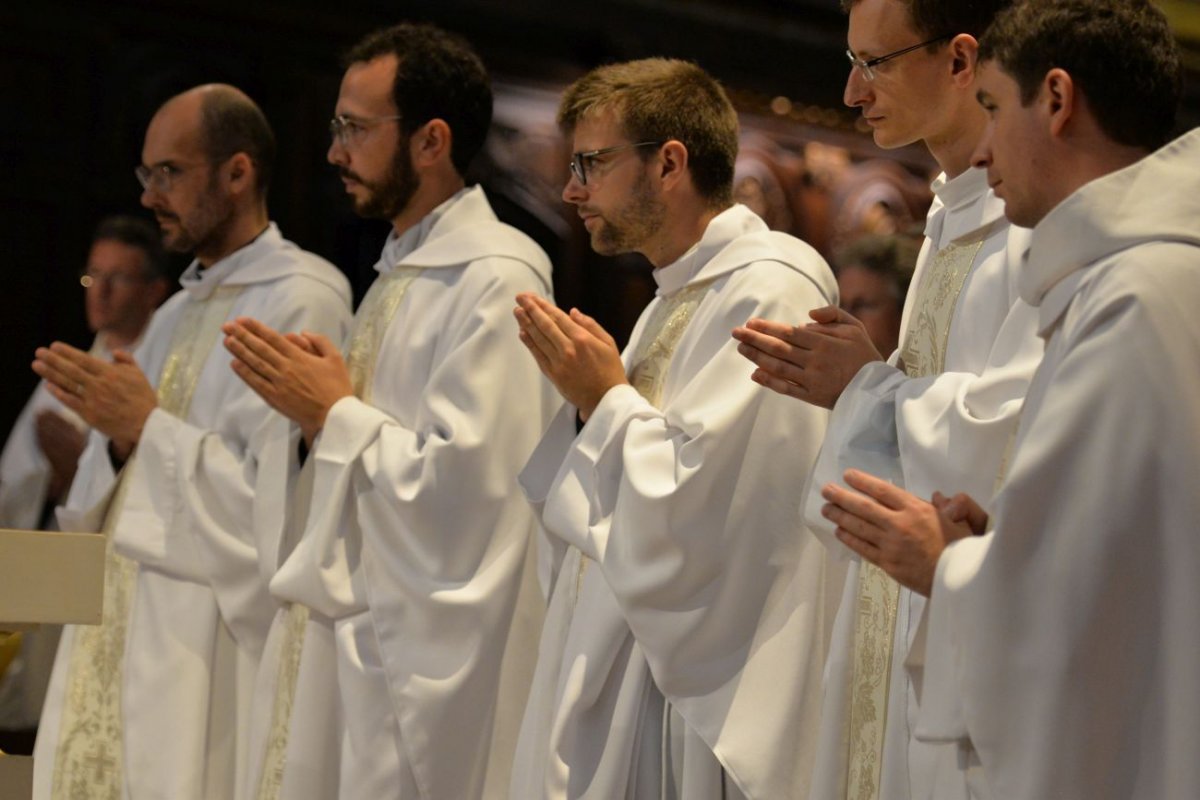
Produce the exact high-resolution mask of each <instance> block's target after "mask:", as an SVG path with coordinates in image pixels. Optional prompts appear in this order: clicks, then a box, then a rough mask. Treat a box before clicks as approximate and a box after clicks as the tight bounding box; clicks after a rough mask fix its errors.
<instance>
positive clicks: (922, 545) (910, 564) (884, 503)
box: [821, 469, 987, 597]
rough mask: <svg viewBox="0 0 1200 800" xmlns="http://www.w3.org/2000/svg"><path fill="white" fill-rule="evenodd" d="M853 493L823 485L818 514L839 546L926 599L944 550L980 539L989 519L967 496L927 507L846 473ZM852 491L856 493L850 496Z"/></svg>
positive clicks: (938, 500)
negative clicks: (832, 530)
mask: <svg viewBox="0 0 1200 800" xmlns="http://www.w3.org/2000/svg"><path fill="white" fill-rule="evenodd" d="M845 480H846V483H847V485H849V486H850V487H851V488H850V489H846V488H844V487H841V486H838V485H837V484H834V483H830V484H827V485H826V486H825V487H824V488H823V489H822V490H821V496H822V497H824V498H825V499H826V500H827V501H828V503H827V504H826V505H825V507H824V508H823V509H822V510H821V513H822V514H824V515H825V518H826V519H828V520H829V521H830V522H832V523H834V524H835V525H836V526H837V531H836V533H837V537H838V540H839V541H840V542H842V544H844V545H846V546H847V547H849V548H850V549H851V550H853V551H854V552H855V553H857V554H858V555H860V556H862V557H863V558H864V559H866V560H867V561H870V562H871V563H872V564H874V565H875V566H877V567H879V568H880V569H882V570H883V571H884V572H886V573H887V574H888V575H890V576H891V577H892V578H894V579H895V580H896V582H897V583H899V584H901V585H902V586H905V587H907V588H909V589H911V590H913V591H914V592H917V593H918V594H922V595H925V596H926V597H928V596H929V593H930V591H931V590H932V588H933V576H934V573H935V572H936V571H937V563H938V559H939V558H940V557H941V555H942V551H943V550H945V549H946V545H948V544H949V543H950V542H954V541H957V540H959V539H965V538H966V537H968V536H971V535H973V534H981V533H983V529H984V527H985V525H986V522H987V516H986V515H985V514H983V510H982V509H980V508H979V506H978V505H976V504H975V502H974V501H973V500H971V499H970V498H969V497H967V496H966V495H962V494H960V495H955V496H954V497H953V498H949V499H947V498H946V497H944V496H943V495H941V494H935V495H934V502H932V503H930V502H926V501H925V500H922V499H921V498H919V497H917V496H916V495H914V494H911V493H909V492H906V491H904V490H903V489H900V488H898V487H896V486H893V485H892V484H890V483H888V482H887V481H884V480H880V479H879V478H876V477H873V476H871V475H868V474H866V473H865V472H860V471H858V470H855V469H851V470H846V474H845ZM851 489H853V490H855V491H851Z"/></svg>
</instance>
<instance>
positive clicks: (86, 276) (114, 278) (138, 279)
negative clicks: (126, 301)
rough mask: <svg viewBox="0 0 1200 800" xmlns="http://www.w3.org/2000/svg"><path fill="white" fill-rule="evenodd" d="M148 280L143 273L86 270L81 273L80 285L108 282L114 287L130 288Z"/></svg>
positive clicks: (97, 284) (88, 285)
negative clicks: (128, 273)
mask: <svg viewBox="0 0 1200 800" xmlns="http://www.w3.org/2000/svg"><path fill="white" fill-rule="evenodd" d="M145 280H146V278H145V276H143V275H126V274H125V273H123V272H94V271H92V270H90V269H89V270H85V271H84V272H82V273H80V275H79V285H80V286H82V287H83V288H85V289H90V288H92V287H93V286H99V285H101V284H105V283H107V284H108V285H109V286H111V287H113V288H114V289H128V288H129V287H130V286H133V285H135V284H138V283H142V282H144V281H145Z"/></svg>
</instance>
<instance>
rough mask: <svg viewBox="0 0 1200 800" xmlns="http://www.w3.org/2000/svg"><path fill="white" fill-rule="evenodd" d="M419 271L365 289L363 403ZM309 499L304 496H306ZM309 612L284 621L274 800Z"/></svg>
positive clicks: (355, 366)
mask: <svg viewBox="0 0 1200 800" xmlns="http://www.w3.org/2000/svg"><path fill="white" fill-rule="evenodd" d="M420 273H421V268H420V267H397V268H396V269H394V270H392V271H391V272H389V273H387V274H386V275H381V276H379V277H378V278H377V279H376V280H375V282H374V283H372V284H371V288H370V289H369V290H367V296H366V297H364V298H363V301H362V305H361V306H360V307H359V309H358V313H357V314H355V316H354V327H353V329H352V330H351V332H350V342H349V344H348V345H347V347H346V368H347V370H348V372H349V373H350V385H351V386H352V387H353V388H354V396H355V397H357V398H358V399H360V400H362V401H363V402H364V403H369V402H371V395H372V391H371V383H372V381H373V380H374V377H375V365H376V362H377V360H378V358H379V349H380V347H381V346H382V345H383V337H384V334H385V333H387V330H388V328H389V327H390V326H391V324H392V319H393V318H394V317H395V316H396V311H397V310H399V308H400V304H401V303H402V302H403V301H404V296H405V295H406V294H407V293H408V288H409V286H411V285H412V282H413V280H414V279H415V278H416V277H417V276H418V275H419V274H420ZM310 499H311V498H309V497H305V498H304V500H305V501H308V500H310ZM308 616H309V612H308V608H307V607H305V606H302V605H300V604H299V603H289V604H288V606H287V615H286V617H285V619H284V623H283V625H284V629H283V641H282V642H281V643H280V658H279V673H278V679H277V680H276V683H275V699H274V703H273V705H272V708H271V727H270V732H269V733H268V738H267V751H266V755H265V759H264V764H263V772H262V779H261V780H260V781H259V786H258V796H257V800H276V799H277V798H278V797H279V794H280V790H281V788H282V786H283V771H284V768H285V767H286V765H287V746H288V730H289V727H290V726H291V721H292V710H293V707H294V705H295V701H296V682H297V680H298V679H299V677H300V655H301V653H302V652H303V649H304V632H305V630H306V629H307V627H308Z"/></svg>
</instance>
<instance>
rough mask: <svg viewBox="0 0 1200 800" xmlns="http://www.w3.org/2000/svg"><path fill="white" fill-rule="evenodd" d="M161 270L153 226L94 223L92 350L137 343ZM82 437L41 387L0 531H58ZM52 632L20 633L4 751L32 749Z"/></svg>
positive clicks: (20, 430)
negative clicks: (58, 515)
mask: <svg viewBox="0 0 1200 800" xmlns="http://www.w3.org/2000/svg"><path fill="white" fill-rule="evenodd" d="M166 267H167V264H166V258H165V254H164V252H163V246H162V241H161V238H160V237H159V235H158V231H157V230H155V228H154V226H153V225H151V224H150V223H149V222H147V221H146V220H144V219H139V218H137V217H131V216H124V215H119V216H111V217H106V218H105V219H103V220H101V221H100V224H99V225H97V226H96V230H95V233H93V235H92V243H91V246H90V247H89V248H88V256H87V262H86V265H85V266H84V269H83V271H82V273H81V274H80V277H79V282H80V284H81V285H82V286H83V291H84V310H85V312H86V315H87V325H88V328H89V329H90V330H91V331H92V332H93V333H94V334H95V335H96V337H95V339H94V340H93V342H92V346H91V349H90V350H89V351H88V352H89V353H90V354H91V355H93V356H95V357H96V358H100V359H106V360H107V359H111V358H112V354H113V351H115V350H118V349H120V350H135V349H137V346H138V344H139V343H140V342H141V338H142V333H143V332H144V331H145V329H146V324H147V323H148V322H149V321H150V315H151V314H153V313H154V310H155V309H156V308H158V306H159V305H160V304H161V303H162V301H163V300H164V299H166V297H167V294H168V293H169V292H170V285H169V283H168V280H167V275H166ZM87 433H88V427H87V423H85V422H84V421H83V420H82V419H80V418H79V416H78V415H77V414H75V412H73V411H71V410H70V409H68V408H67V407H66V406H64V405H63V404H62V403H60V402H59V401H58V400H57V399H56V398H55V397H54V395H52V394H50V390H49V389H48V388H47V387H46V384H45V383H39V384H38V386H37V388H36V389H34V392H33V395H32V396H31V397H30V398H29V402H28V403H26V404H25V408H24V409H22V411H21V414H20V416H18V417H17V421H16V423H15V424H14V425H13V428H12V431H11V432H10V433H9V436H8V441H7V442H5V444H4V452H3V453H2V454H0V528H18V529H26V530H28V529H52V528H54V527H56V526H55V523H54V515H53V510H54V507H55V506H56V505H58V504H59V503H60V502H61V501H62V500H63V499H64V498H65V497H66V494H67V490H68V489H70V488H71V482H72V481H73V480H74V478H75V468H76V465H77V463H78V462H79V456H80V455H81V454H82V453H83V447H84V445H85V444H86V443H87ZM58 634H59V628H58V627H57V626H53V625H44V626H42V627H40V628H39V629H38V630H36V631H27V632H25V633H24V634H23V636H22V638H21V645H20V652H19V653H18V655H17V657H16V659H15V660H14V661H13V664H12V666H11V667H10V668H9V670H8V671H7V672H6V673H5V676H4V679H3V680H2V681H0V743H3V746H0V749H4V750H7V751H8V752H10V753H13V752H15V753H25V752H29V750H30V749H31V748H32V747H33V735H34V733H35V731H36V729H37V723H38V718H39V717H40V716H41V711H42V702H43V701H44V700H45V697H46V683H47V681H49V679H50V667H51V665H52V664H53V663H54V651H55V649H56V647H57V646H58Z"/></svg>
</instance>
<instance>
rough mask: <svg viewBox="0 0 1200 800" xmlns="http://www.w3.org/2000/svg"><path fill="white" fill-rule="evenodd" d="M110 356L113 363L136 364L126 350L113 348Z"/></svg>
mask: <svg viewBox="0 0 1200 800" xmlns="http://www.w3.org/2000/svg"><path fill="white" fill-rule="evenodd" d="M112 357H113V363H114V364H135V365H136V364H137V361H135V360H134V358H133V356H132V355H130V354H129V351H128V350H114V351H113V354H112Z"/></svg>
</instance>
